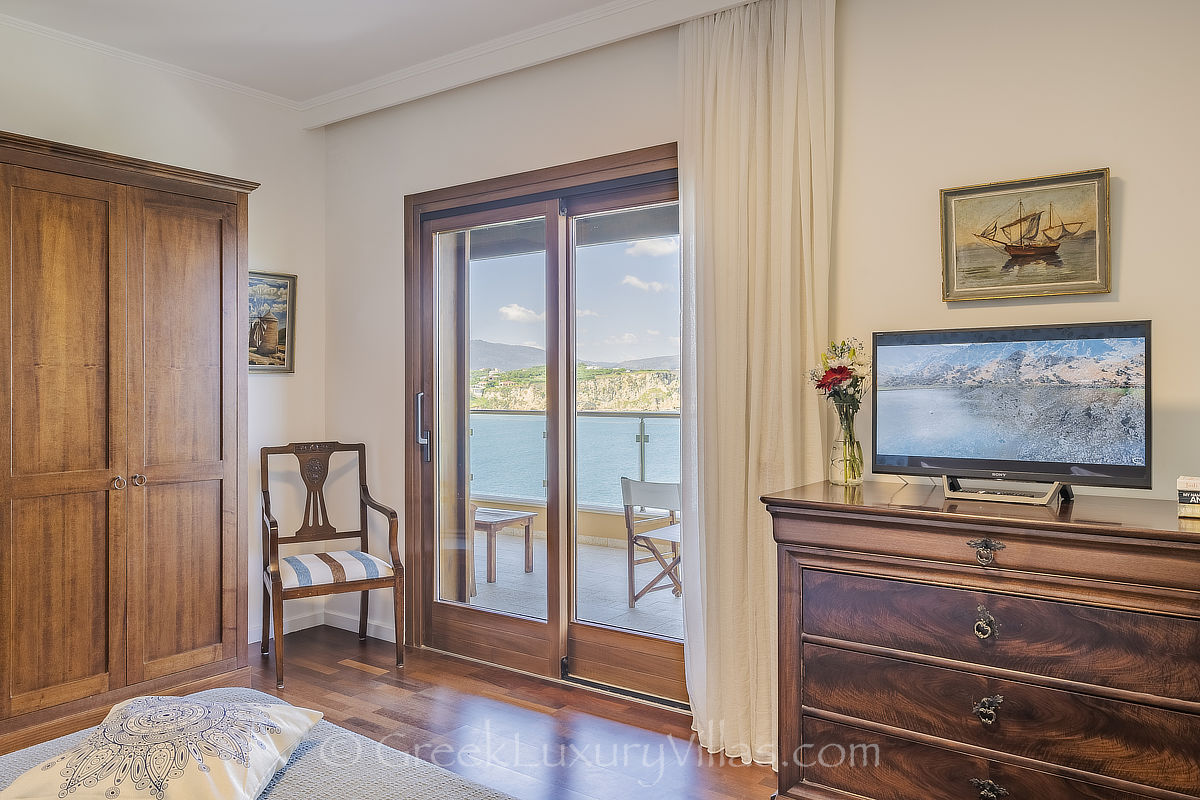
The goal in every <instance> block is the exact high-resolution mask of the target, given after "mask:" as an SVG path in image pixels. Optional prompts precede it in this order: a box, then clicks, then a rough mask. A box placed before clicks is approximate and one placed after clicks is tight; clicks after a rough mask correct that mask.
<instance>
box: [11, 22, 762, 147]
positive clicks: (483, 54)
mask: <svg viewBox="0 0 1200 800" xmlns="http://www.w3.org/2000/svg"><path fill="white" fill-rule="evenodd" d="M742 1H743V2H745V0H742ZM737 4H738V3H737V2H736V0H734V1H733V2H731V1H730V0H201V2H197V1H196V0H105V1H104V2H96V0H52V2H48V1H47V0H0V15H4V16H6V17H8V18H9V19H7V20H4V19H0V22H7V23H8V24H18V25H22V24H24V25H23V26H24V27H30V28H32V29H34V30H36V31H37V32H39V33H45V34H50V35H53V34H54V33H56V32H61V33H65V34H69V35H70V36H71V37H78V38H79V39H82V40H86V41H85V42H77V43H83V44H98V45H100V46H102V47H107V48H112V49H116V50H120V51H124V52H125V53H132V54H134V55H136V56H140V57H142V58H144V59H148V60H153V61H157V62H162V63H163V64H166V65H171V66H173V67H176V68H180V69H182V70H186V71H189V72H192V73H198V74H199V75H201V76H205V77H209V78H212V79H216V80H217V81H219V82H222V83H227V84H233V85H236V86H238V87H245V88H248V89H250V90H252V91H254V92H255V93H258V94H263V95H267V96H270V97H271V98H273V99H276V100H278V101H279V102H282V103H283V104H285V105H290V106H293V107H295V108H297V109H299V110H307V109H318V107H320V106H323V105H327V104H333V105H334V106H336V108H330V109H325V110H317V111H316V112H315V113H313V114H310V115H309V117H310V118H309V119H308V120H307V121H306V122H307V123H309V125H310V127H312V126H316V125H319V124H326V123H328V122H332V121H335V120H336V119H345V118H346V117H348V116H354V115H355V114H358V113H364V111H368V110H375V109H376V108H382V107H385V106H387V105H393V104H395V102H397V101H398V102H403V101H405V100H409V99H413V98H414V97H417V96H422V95H423V94H429V93H432V91H440V90H441V89H444V88H451V86H453V85H463V84H464V83H469V82H471V81H472V80H479V79H481V78H484V77H491V75H494V74H500V73H502V72H507V71H511V70H512V69H518V68H520V67H522V66H529V65H531V64H534V63H541V62H544V61H548V60H550V59H552V58H557V57H560V56H562V55H567V54H569V53H571V52H579V51H581V50H584V49H588V48H589V47H595V46H598V45H600V44H606V43H608V42H612V41H617V40H619V39H623V38H627V37H629V36H634V35H638V34H641V33H645V32H647V31H650V30H655V29H657V28H661V27H667V26H669V25H673V24H677V23H679V22H681V21H683V20H685V19H689V18H693V17H696V16H700V15H702V14H706V13H711V12H712V11H713V10H716V9H718V8H722V7H728V6H731V5H737ZM29 23H31V24H32V25H30V24H29ZM39 28H41V29H48V30H39ZM464 63H466V64H467V66H469V67H470V69H465V68H464ZM439 71H441V72H452V73H453V74H446V75H444V76H442V79H441V80H440V81H439V80H436V78H437V77H438V76H437V75H436V73H438V72H439ZM418 77H419V78H420V80H417V81H415V82H414V78H418ZM388 84H404V86H403V87H398V88H401V89H403V90H402V91H396V90H393V91H390V92H389V91H384V92H382V93H381V92H380V91H378V90H379V89H380V88H381V87H383V88H385V89H386V88H387V85H388ZM441 84H447V85H441ZM354 95H368V97H364V98H360V101H359V102H351V103H349V104H347V103H346V102H345V100H346V99H347V98H348V97H351V96H354ZM369 106H373V107H369Z"/></svg>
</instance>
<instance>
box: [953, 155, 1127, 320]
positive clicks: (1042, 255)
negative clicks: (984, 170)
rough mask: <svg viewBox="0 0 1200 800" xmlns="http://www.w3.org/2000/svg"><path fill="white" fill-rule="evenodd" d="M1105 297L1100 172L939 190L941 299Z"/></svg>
mask: <svg viewBox="0 0 1200 800" xmlns="http://www.w3.org/2000/svg"><path fill="white" fill-rule="evenodd" d="M1108 291H1112V273H1111V270H1110V265H1109V237H1108V169H1107V168H1105V169H1094V170H1090V171H1088V172H1073V173H1070V174H1067V175H1051V176H1048V177H1044V178H1026V179H1024V180H1017V181H1006V182H1004V183H989V184H984V185H980V186H962V187H959V188H957V189H943V190H942V300H945V301H952V300H992V299H997V298H1004V297H1042V296H1047V295H1059V294H1087V293H1095V292H1108Z"/></svg>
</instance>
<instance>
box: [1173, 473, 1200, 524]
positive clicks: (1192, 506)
mask: <svg viewBox="0 0 1200 800" xmlns="http://www.w3.org/2000/svg"><path fill="white" fill-rule="evenodd" d="M1175 486H1176V488H1178V489H1179V516H1181V517H1195V518H1198V519H1200V478H1189V477H1187V476H1181V477H1180V478H1179V482H1178V483H1176V484H1175Z"/></svg>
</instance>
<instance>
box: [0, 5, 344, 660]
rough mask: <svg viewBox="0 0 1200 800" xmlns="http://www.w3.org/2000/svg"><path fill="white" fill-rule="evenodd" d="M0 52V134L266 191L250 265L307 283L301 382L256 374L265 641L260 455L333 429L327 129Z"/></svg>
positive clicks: (177, 79)
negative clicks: (229, 179)
mask: <svg viewBox="0 0 1200 800" xmlns="http://www.w3.org/2000/svg"><path fill="white" fill-rule="evenodd" d="M0 53H3V54H4V64H5V66H6V69H4V70H2V71H0V129H2V130H6V131H11V132H14V133H21V134H25V135H28V136H36V137H39V138H43V139H51V140H54V141H60V142H68V143H70V144H76V145H81V146H83V147H90V148H94V149H97V150H106V151H109V152H114V153H120V154H122V155H128V156H134V157H137V158H146V159H152V160H154V161H161V162H165V163H168V164H176V165H179V166H183V167H190V168H193V169H199V170H204V171H207V172H215V173H219V174H224V175H232V176H235V177H238V178H247V179H250V180H255V181H259V182H261V183H262V186H261V187H260V188H259V189H257V190H256V191H255V192H254V193H253V194H251V195H250V268H251V269H266V270H273V271H278V272H290V273H293V274H296V275H298V276H299V284H298V291H299V298H298V306H299V317H298V319H299V327H298V328H297V331H298V333H297V336H298V338H297V341H296V349H297V364H296V374H295V375H289V376H274V375H273V376H251V377H250V387H249V394H250V397H249V401H250V413H249V430H250V453H251V454H252V457H251V458H250V478H249V487H247V490H248V491H250V502H249V509H250V522H249V525H250V528H249V530H250V552H249V553H248V555H247V559H248V561H247V570H248V572H249V575H250V587H251V590H250V633H249V636H250V640H251V641H256V640H258V638H259V633H258V631H259V628H260V626H261V620H262V616H261V612H260V599H261V590H260V589H259V588H258V587H259V586H261V580H260V578H259V576H260V575H261V574H262V561H261V555H260V547H259V544H258V542H259V533H258V531H259V528H258V513H259V512H258V509H259V504H258V491H257V485H258V459H257V458H256V456H257V453H258V448H259V447H261V446H262V445H264V444H275V443H282V442H287V441H289V440H293V439H304V438H309V437H312V438H322V437H323V435H324V429H325V396H324V370H325V304H324V298H323V295H324V284H325V258H324V250H325V234H324V230H325V203H324V175H323V168H324V138H325V137H324V133H323V132H316V133H311V132H305V131H303V130H301V128H300V124H299V120H298V116H297V114H296V112H294V111H291V110H289V109H286V108H283V107H281V106H278V105H275V104H272V103H268V102H265V101H263V100H260V99H256V98H253V97H248V96H246V95H243V94H240V93H237V92H232V91H229V90H227V89H222V88H218V87H215V86H211V85H208V84H205V83H201V82H198V81H195V80H192V79H189V78H185V77H181V76H179V75H175V74H171V73H168V72H165V71H162V70H159V69H156V68H153V67H150V66H147V65H145V64H140V63H136V62H134V61H130V60H127V59H122V58H117V57H114V56H112V55H107V54H104V53H100V52H97V51H95V50H92V49H88V48H85V47H80V46H78V45H74V44H67V43H64V42H61V41H58V40H56V39H50V38H47V37H44V36H40V35H36V34H33V33H28V32H25V31H22V30H17V29H15V28H11V27H8V26H5V25H0ZM181 424H186V420H181ZM251 487H253V488H251ZM284 519H286V517H285V518H284ZM282 521H284V520H282V519H281V522H282ZM288 609H289V617H292V618H295V622H294V624H300V625H303V624H306V622H308V621H310V620H311V618H312V615H313V614H314V613H315V614H316V615H317V617H316V619H317V621H318V622H319V620H320V611H321V607H320V601H316V602H315V603H309V604H308V606H305V603H304V602H293V603H291V604H289V606H288Z"/></svg>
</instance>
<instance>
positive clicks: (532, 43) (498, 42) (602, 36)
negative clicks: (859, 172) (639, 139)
mask: <svg viewBox="0 0 1200 800" xmlns="http://www.w3.org/2000/svg"><path fill="white" fill-rule="evenodd" d="M748 2H751V0H733V1H732V2H731V0H614V1H613V2H611V3H606V4H605V5H602V6H598V7H596V8H593V9H590V10H588V11H584V12H581V13H579V14H573V15H571V16H569V17H563V18H561V19H557V20H553V21H551V22H547V23H545V24H543V25H538V26H536V27H534V28H529V29H526V30H524V31H520V32H518V33H515V34H511V35H509V36H504V37H500V38H497V39H492V40H490V41H487V42H483V43H481V44H478V45H475V46H474V47H469V48H466V49H464V50H459V51H457V52H454V53H449V54H447V55H445V56H440V57H438V58H435V59H430V60H429V61H424V62H422V63H420V64H415V65H413V66H411V67H407V68H405V69H402V70H397V71H396V72H393V73H390V74H388V75H383V76H381V77H379V78H374V79H372V80H370V81H364V82H363V83H360V84H358V85H356V86H350V87H347V88H346V89H341V90H339V91H336V92H330V93H329V94H325V95H322V96H320V97H316V98H313V99H312V100H308V101H305V102H304V103H302V104H301V107H300V111H301V117H302V119H303V125H304V127H305V128H309V129H313V128H320V127H324V126H326V125H332V124H333V123H335V122H343V121H345V120H347V119H351V118H353V117H357V116H361V115H363V114H369V113H371V112H374V111H380V110H382V109H385V108H390V107H392V106H397V105H401V104H403V103H407V102H410V101H412V100H418V99H420V98H422V97H428V96H430V95H434V94H437V93H439V92H444V91H447V90H450V89H456V88H459V87H461V86H466V85H468V84H471V83H476V82H478V81H481V80H486V79H488V78H494V77H497V76H499V75H504V74H507V73H509V72H515V71H517V70H520V69H524V68H526V67H533V66H537V65H538V64H544V63H546V62H549V61H553V60H555V59H558V58H563V57H565V56H571V55H575V54H577V53H582V52H584V51H586V50H591V49H593V48H596V47H602V46H604V45H607V44H612V43H614V42H618V41H621V40H623V39H629V38H632V37H634V36H640V35H642V34H645V33H651V32H653V31H657V30H661V29H663V28H669V27H671V26H673V25H678V24H680V23H682V22H686V21H688V20H690V19H696V18H697V17H702V16H705V15H706V14H712V13H715V12H717V11H721V10H724V9H727V8H732V7H734V6H739V5H744V4H746V3H748Z"/></svg>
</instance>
